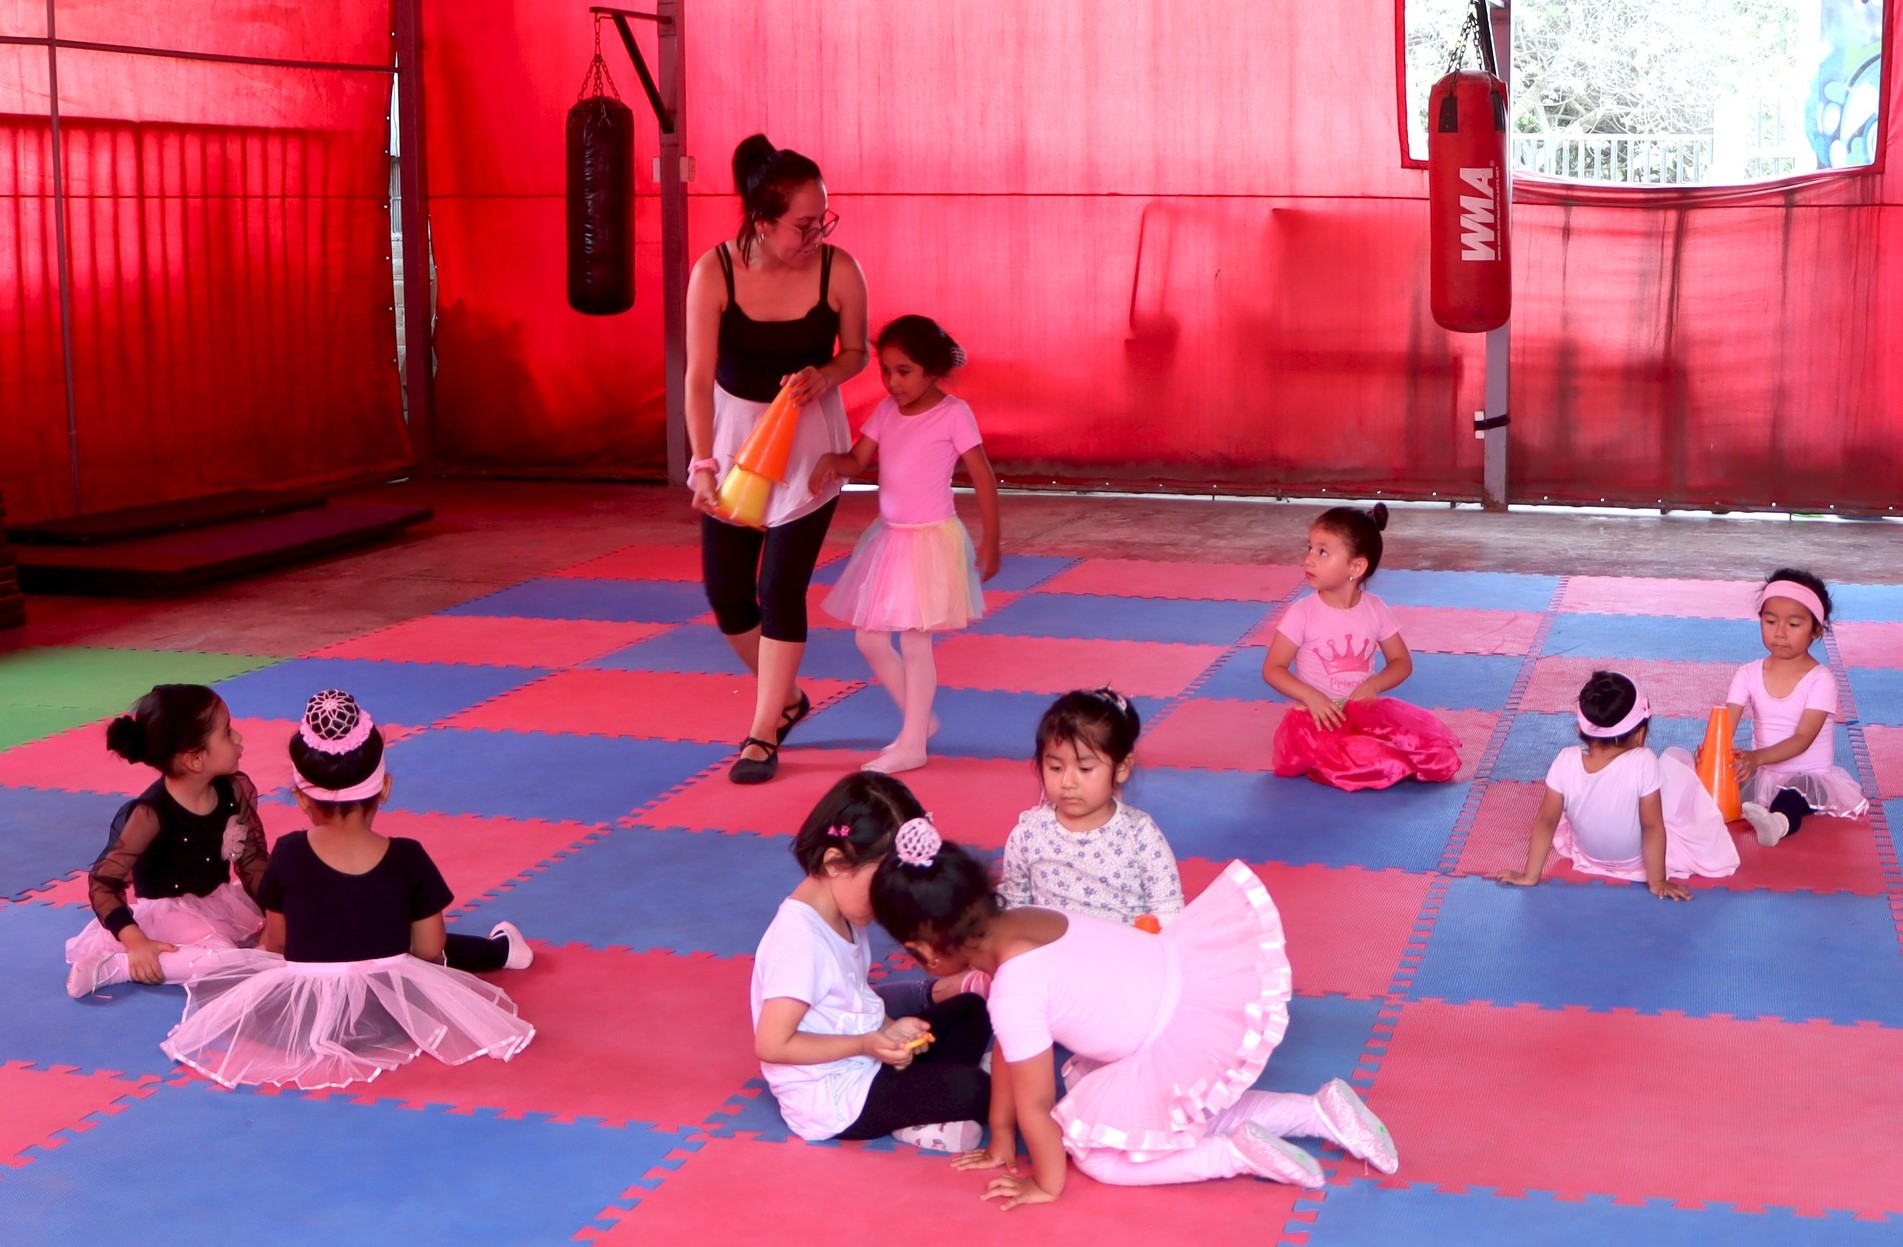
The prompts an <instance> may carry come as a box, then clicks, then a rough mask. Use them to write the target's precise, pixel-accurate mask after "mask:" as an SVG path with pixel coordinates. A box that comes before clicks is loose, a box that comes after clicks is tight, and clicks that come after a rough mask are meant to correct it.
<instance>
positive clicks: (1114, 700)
mask: <svg viewBox="0 0 1903 1247" xmlns="http://www.w3.org/2000/svg"><path fill="white" fill-rule="evenodd" d="M1090 691H1091V693H1092V694H1093V695H1094V696H1097V697H1101V698H1103V699H1104V700H1105V701H1107V702H1109V703H1110V704H1111V705H1113V706H1115V707H1116V708H1117V713H1118V714H1129V713H1130V703H1129V701H1128V700H1127V699H1126V698H1125V697H1124V695H1123V694H1122V693H1119V692H1118V691H1117V690H1116V689H1114V688H1111V687H1110V686H1109V685H1108V684H1106V685H1104V686H1103V687H1102V688H1093V689H1091V690H1090Z"/></svg>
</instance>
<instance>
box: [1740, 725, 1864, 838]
mask: <svg viewBox="0 0 1903 1247" xmlns="http://www.w3.org/2000/svg"><path fill="white" fill-rule="evenodd" d="M1824 730H1825V731H1826V732H1828V731H1829V730H1830V724H1828V723H1826V724H1824ZM1786 788H1788V789H1790V790H1791V791H1792V792H1795V793H1796V794H1797V795H1798V796H1800V797H1802V798H1804V804H1806V805H1808V806H1810V808H1811V809H1813V810H1815V811H1817V812H1818V813H1819V814H1827V815H1830V816H1831V817H1833V818H1861V817H1862V816H1863V812H1864V811H1865V810H1867V809H1869V808H1870V798H1868V797H1866V796H1864V795H1863V786H1862V785H1861V784H1859V783H1858V782H1857V781H1856V779H1855V778H1854V777H1853V776H1852V775H1851V774H1850V772H1848V771H1846V770H1844V769H1843V768H1842V767H1841V766H1833V767H1830V768H1828V769H1826V770H1822V771H1774V770H1772V769H1771V768H1770V767H1761V768H1759V769H1758V771H1757V773H1756V774H1754V775H1752V776H1751V779H1750V780H1749V781H1748V782H1747V783H1746V784H1745V786H1744V792H1743V793H1742V794H1741V795H1742V796H1743V797H1744V799H1745V800H1746V801H1751V802H1754V803H1756V804H1758V805H1762V806H1764V807H1765V808H1767V809H1768V808H1770V805H1771V802H1773V801H1775V800H1777V794H1778V793H1779V792H1780V791H1782V790H1783V789H1786Z"/></svg>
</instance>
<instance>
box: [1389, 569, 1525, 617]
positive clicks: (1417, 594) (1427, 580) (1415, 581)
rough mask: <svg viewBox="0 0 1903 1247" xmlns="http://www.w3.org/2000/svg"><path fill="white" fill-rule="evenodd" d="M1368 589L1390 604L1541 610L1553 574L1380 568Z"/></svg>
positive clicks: (1497, 609)
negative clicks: (1536, 574)
mask: <svg viewBox="0 0 1903 1247" xmlns="http://www.w3.org/2000/svg"><path fill="white" fill-rule="evenodd" d="M1368 587H1369V589H1370V590H1371V591H1372V592H1373V593H1374V595H1375V596H1376V597H1378V598H1380V599H1381V600H1382V601H1384V602H1387V603H1388V604H1389V605H1392V606H1460V607H1469V608H1471V609H1474V610H1496V611H1543V610H1545V609H1546V608H1547V607H1548V606H1550V605H1551V604H1552V601H1553V594H1554V592H1555V591H1556V590H1557V589H1558V588H1559V577H1557V576H1532V575H1527V574H1525V573H1521V572H1436V571H1408V570H1404V569H1401V568H1392V567H1384V568H1382V569H1381V571H1380V573H1379V574H1377V575H1376V576H1375V578H1374V580H1373V582H1372V583H1370V584H1369V586H1368Z"/></svg>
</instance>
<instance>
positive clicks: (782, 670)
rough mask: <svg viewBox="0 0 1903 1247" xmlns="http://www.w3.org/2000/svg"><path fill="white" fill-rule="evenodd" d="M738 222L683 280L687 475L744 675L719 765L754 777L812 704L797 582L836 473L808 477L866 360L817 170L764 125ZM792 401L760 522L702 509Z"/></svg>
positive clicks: (754, 143)
mask: <svg viewBox="0 0 1903 1247" xmlns="http://www.w3.org/2000/svg"><path fill="white" fill-rule="evenodd" d="M733 182H734V189H735V191H736V192H737V193H738V194H739V196H740V208H741V215H740V229H739V231H738V232H737V233H736V234H735V236H734V238H733V241H731V242H723V243H721V244H720V245H719V246H717V247H715V248H714V249H713V250H711V251H709V252H707V253H706V254H705V255H703V256H701V257H700V259H699V260H698V261H696V262H695V264H694V271H693V273H692V274H691V275H690V276H689V277H688V280H687V437H688V441H689V444H690V446H691V447H692V450H693V456H694V459H693V463H692V464H691V465H690V466H689V468H688V478H687V481H688V485H689V487H690V488H691V489H692V490H693V491H694V507H695V509H697V510H699V511H700V512H701V513H702V514H701V521H700V526H701V527H700V533H701V546H700V549H701V576H702V579H703V581H704V582H705V584H706V586H707V601H708V604H709V605H711V606H712V607H713V610H714V618H715V619H716V620H717V621H718V622H719V624H720V631H721V633H722V634H723V635H724V636H725V637H726V638H727V642H728V644H730V645H732V646H733V649H734V653H736V654H738V655H739V656H740V660H741V661H742V662H744V663H745V664H746V665H747V669H748V670H749V671H752V672H753V673H754V676H755V678H756V683H755V693H754V705H753V719H752V722H751V723H749V724H748V726H747V734H746V738H745V740H744V741H743V742H742V744H741V749H740V756H739V758H738V759H737V760H736V761H735V762H734V764H733V768H732V769H731V770H730V771H729V772H728V778H730V779H732V780H733V781H734V782H735V783H737V784H761V783H765V782H766V781H767V780H770V779H772V778H773V776H774V773H775V772H776V771H777V770H778V769H779V750H780V742H782V741H784V740H785V739H786V734H787V733H788V732H790V731H792V729H793V726H794V725H795V724H797V723H798V722H799V721H800V720H801V719H803V718H805V717H806V714H807V712H808V711H809V710H811V709H812V702H811V701H810V700H809V699H808V698H807V696H806V694H805V693H803V692H801V691H800V689H799V685H798V675H799V666H800V658H801V657H802V655H803V654H804V653H805V650H806V588H807V584H808V582H809V581H811V579H812V576H813V566H814V564H815V563H816V562H818V559H819V550H820V545H821V543H823V542H824V541H825V539H826V529H827V526H828V525H830V524H831V523H832V519H833V509H834V507H835V506H836V505H837V503H838V498H839V483H838V482H832V483H829V484H828V485H827V486H826V487H825V488H824V489H822V490H821V491H820V492H818V493H812V492H810V491H809V490H808V488H807V485H808V482H809V481H810V479H811V477H812V474H813V467H814V465H815V464H816V463H817V461H818V459H819V457H820V456H821V455H824V454H830V453H836V452H843V451H845V450H847V449H849V448H850V446H851V444H852V438H851V435H850V432H849V430H848V429H847V426H846V409H845V406H844V405H843V404H842V403H841V402H840V400H839V392H838V390H839V386H840V384H841V383H843V382H844V381H846V380H847V379H848V378H850V377H852V376H853V375H854V374H855V373H857V372H858V371H859V370H860V369H862V368H864V367H865V366H866V358H867V351H866V282H865V277H864V275H863V274H861V273H860V271H859V265H858V264H857V263H856V262H855V261H854V260H853V258H852V257H851V256H849V255H847V254H846V253H845V252H844V251H841V250H840V249H839V248H837V247H833V246H829V245H827V244H826V242H825V238H826V236H827V235H828V234H830V233H832V231H833V227H834V226H835V225H837V224H838V222H839V217H838V216H837V215H836V214H834V213H832V212H829V211H827V208H826V184H825V182H824V181H822V180H821V178H820V173H819V166H818V165H816V164H814V163H813V162H812V161H811V160H809V159H807V158H806V157H805V156H802V155H800V154H799V153H798V152H794V151H786V150H782V149H780V148H776V147H774V146H773V144H772V143H771V142H769V141H768V139H767V137H766V136H765V135H763V134H756V135H754V136H752V137H751V138H748V139H746V140H744V141H742V142H741V144H740V146H738V147H737V148H735V149H734V153H733ZM783 384H784V385H787V386H790V387H791V388H792V391H793V393H792V397H793V400H794V401H795V402H797V403H798V404H799V406H800V415H799V426H798V430H797V432H795V434H794V437H793V449H792V454H791V456H790V458H789V459H788V461H787V468H786V480H785V483H783V484H781V485H778V486H776V487H775V488H774V490H773V494H772V498H771V500H770V501H769V502H768V504H767V513H766V529H765V531H760V530H758V529H752V528H742V527H739V526H738V525H733V524H728V523H725V522H723V521H721V520H719V519H716V518H715V517H714V515H713V514H712V508H713V504H714V493H715V490H716V489H718V488H719V483H720V481H721V479H722V478H723V477H724V476H725V474H726V472H727V469H728V468H730V467H731V466H732V465H733V457H734V455H735V454H737V453H738V452H739V450H740V447H741V445H742V444H743V443H744V442H745V441H746V440H747V434H749V433H750V432H752V431H753V426H754V424H755V423H756V422H757V421H758V420H759V418H760V416H761V414H762V413H764V412H765V411H766V409H767V405H768V404H769V403H770V402H772V400H773V398H774V396H775V395H776V394H778V393H779V390H780V387H781V386H782V385H783Z"/></svg>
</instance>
